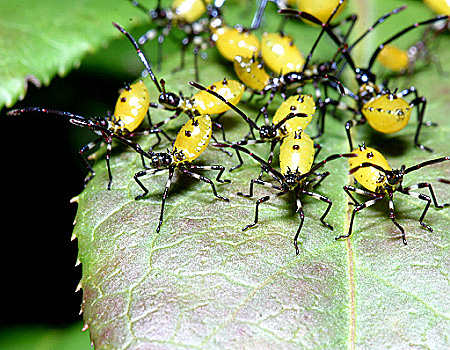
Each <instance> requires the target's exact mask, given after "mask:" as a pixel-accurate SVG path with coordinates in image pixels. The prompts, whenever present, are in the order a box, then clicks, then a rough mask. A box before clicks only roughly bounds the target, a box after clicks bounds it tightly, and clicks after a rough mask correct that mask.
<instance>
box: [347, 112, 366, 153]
mask: <svg viewBox="0 0 450 350" xmlns="http://www.w3.org/2000/svg"><path fill="white" fill-rule="evenodd" d="M365 123H366V118H365V117H364V116H362V118H361V119H360V120H356V119H352V120H349V121H348V122H347V123H345V131H346V133H347V139H348V144H349V146H350V152H351V151H353V142H352V135H351V132H350V129H351V128H353V127H354V126H357V125H363V124H365Z"/></svg>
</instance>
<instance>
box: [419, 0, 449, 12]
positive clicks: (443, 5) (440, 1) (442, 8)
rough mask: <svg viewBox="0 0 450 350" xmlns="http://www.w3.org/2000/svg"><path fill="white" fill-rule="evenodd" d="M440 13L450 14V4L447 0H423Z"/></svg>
mask: <svg viewBox="0 0 450 350" xmlns="http://www.w3.org/2000/svg"><path fill="white" fill-rule="evenodd" d="M423 1H424V2H425V4H426V5H427V6H428V7H429V8H430V9H432V10H433V11H434V12H436V13H437V14H438V15H450V4H449V2H448V1H447V0H423Z"/></svg>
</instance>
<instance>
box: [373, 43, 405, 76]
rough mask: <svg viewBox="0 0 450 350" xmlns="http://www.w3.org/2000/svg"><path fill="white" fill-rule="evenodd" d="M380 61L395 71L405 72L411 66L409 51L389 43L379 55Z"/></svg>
mask: <svg viewBox="0 0 450 350" xmlns="http://www.w3.org/2000/svg"><path fill="white" fill-rule="evenodd" d="M377 60H378V62H380V63H381V64H382V65H383V66H384V67H386V68H389V69H390V70H392V71H394V72H399V73H401V72H404V71H406V70H407V69H408V67H409V56H408V52H406V51H405V50H402V49H399V48H398V47H397V46H394V45H390V44H387V45H385V46H384V48H383V50H381V51H380V53H379V54H378V56H377Z"/></svg>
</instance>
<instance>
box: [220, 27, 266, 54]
mask: <svg viewBox="0 0 450 350" xmlns="http://www.w3.org/2000/svg"><path fill="white" fill-rule="evenodd" d="M211 30H212V33H213V36H212V38H213V40H214V41H215V42H216V47H217V50H219V52H220V54H221V55H222V57H223V58H225V59H227V60H228V61H231V62H234V58H235V57H236V56H241V57H245V58H251V57H253V56H257V55H258V52H259V51H260V49H261V45H260V42H259V40H258V38H257V37H256V36H255V34H253V33H252V32H249V31H246V30H242V29H237V28H230V27H227V26H221V27H219V28H212V29H211Z"/></svg>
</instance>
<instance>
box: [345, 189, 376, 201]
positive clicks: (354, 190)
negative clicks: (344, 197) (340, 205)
mask: <svg viewBox="0 0 450 350" xmlns="http://www.w3.org/2000/svg"><path fill="white" fill-rule="evenodd" d="M344 191H345V193H347V194H348V196H349V197H350V198H351V200H352V201H353V203H349V204H350V205H359V202H358V201H357V200H356V199H355V197H353V195H352V194H351V192H350V191H352V192H355V193H358V194H363V195H366V196H372V197H378V196H377V195H376V194H375V193H373V192H369V191H366V190H361V189H359V188H356V187H353V186H350V185H345V186H344Z"/></svg>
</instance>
